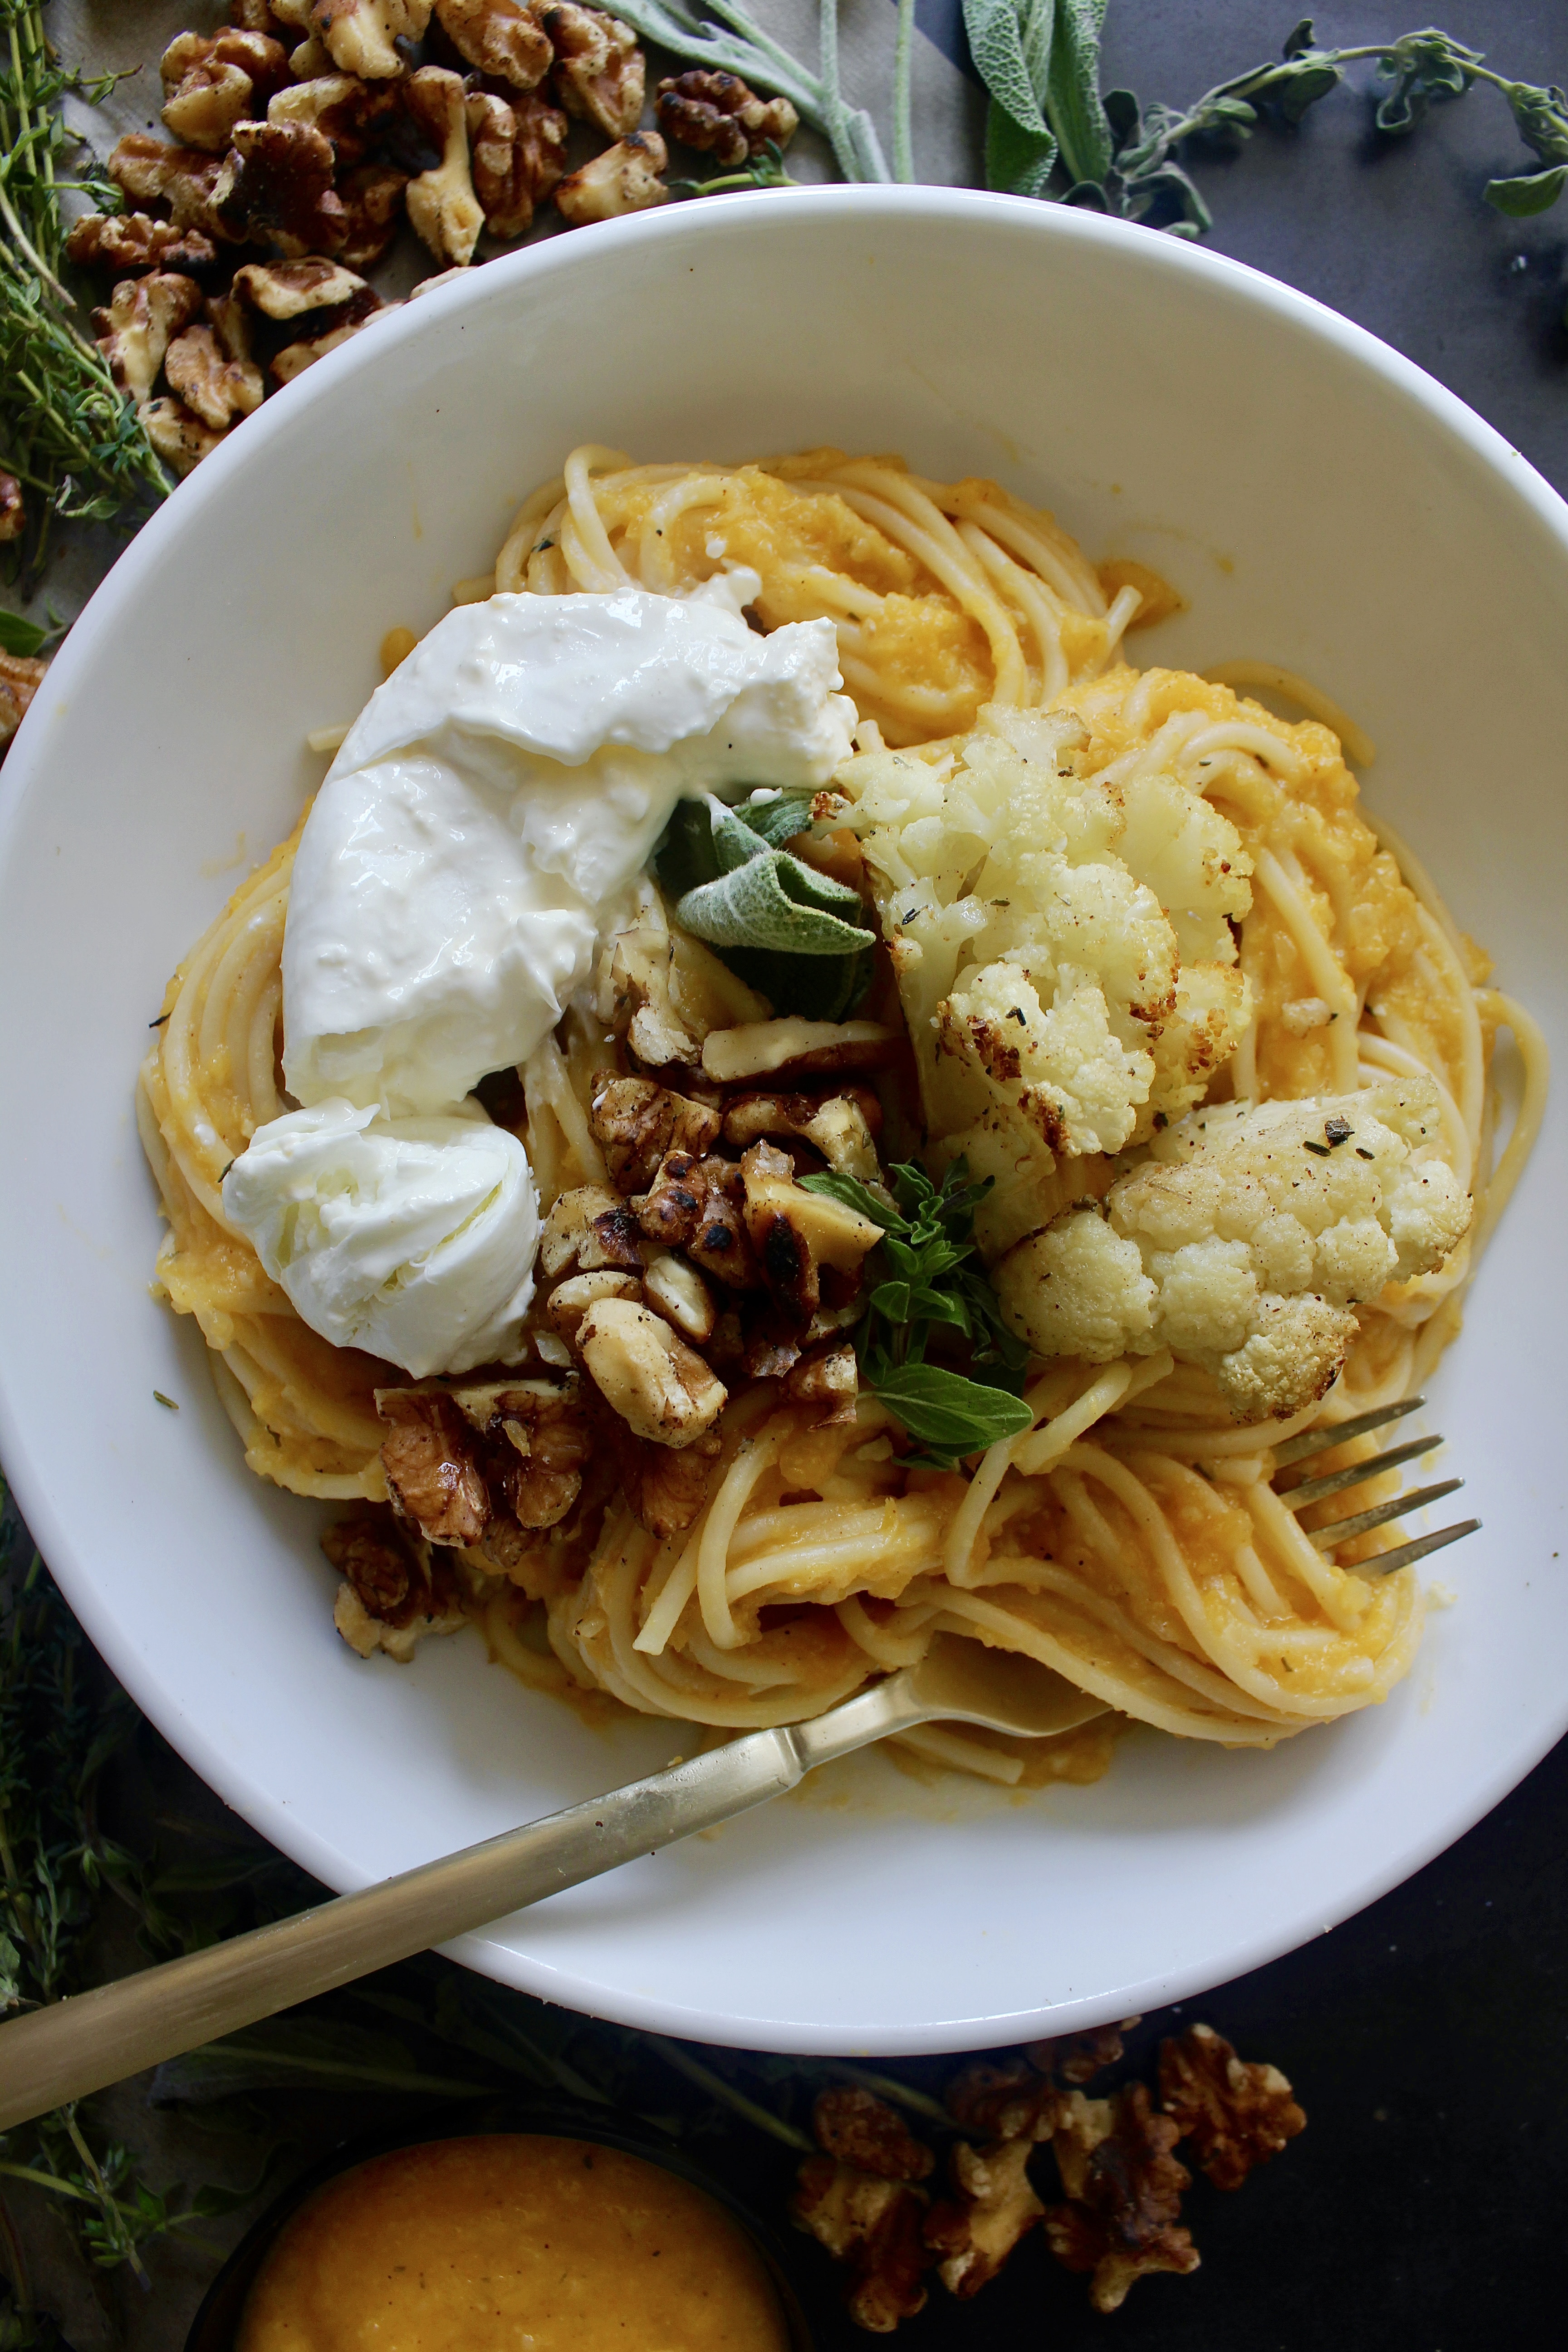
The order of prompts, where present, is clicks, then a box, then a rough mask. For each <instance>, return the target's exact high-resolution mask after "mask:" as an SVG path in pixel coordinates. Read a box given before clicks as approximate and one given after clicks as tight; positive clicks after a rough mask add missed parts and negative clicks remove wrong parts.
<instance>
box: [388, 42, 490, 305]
mask: <svg viewBox="0 0 1568 2352" xmlns="http://www.w3.org/2000/svg"><path fill="white" fill-rule="evenodd" d="M403 101H404V104H405V106H406V107H407V109H408V111H409V113H410V114H411V115H412V116H413V117H414V120H415V121H416V122H417V123H418V124H419V125H420V127H421V129H422V130H424V131H426V133H427V134H428V135H429V137H430V138H431V139H432V140H433V141H434V142H435V143H436V144H437V147H438V148H439V149H440V152H441V160H440V162H439V163H437V164H436V165H435V167H434V168H433V169H432V170H430V171H428V172H421V173H420V174H419V176H418V178H417V179H416V180H410V182H409V183H408V197H407V202H408V217H409V219H410V220H411V221H412V222H413V224H414V226H415V229H416V232H417V234H418V236H420V237H421V239H422V240H423V241H424V243H425V244H426V245H427V246H428V247H429V248H430V250H431V252H432V253H433V254H434V255H435V256H436V258H437V261H446V262H450V263H452V264H453V265H454V266H455V267H458V268H461V267H462V265H463V264H464V263H466V262H469V261H471V260H472V259H473V257H474V247H475V246H476V245H477V244H478V243H479V231H480V229H482V228H483V226H484V225H485V216H484V213H483V211H482V210H481V208H480V205H479V198H478V196H476V194H474V183H473V179H472V176H471V174H470V173H469V169H468V109H467V105H466V102H465V94H464V90H463V79H462V76H461V75H460V74H455V73H447V70H446V68H444V67H442V66H421V68H419V71H418V72H417V73H416V74H413V75H411V76H410V78H409V79H408V80H407V82H405V85H404V90H403Z"/></svg>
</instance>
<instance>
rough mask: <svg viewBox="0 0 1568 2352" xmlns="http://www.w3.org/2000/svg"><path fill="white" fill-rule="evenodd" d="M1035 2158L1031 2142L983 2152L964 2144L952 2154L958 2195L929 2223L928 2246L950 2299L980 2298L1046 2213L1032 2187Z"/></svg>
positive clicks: (936, 2209) (935, 2209) (1004, 2143)
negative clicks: (952, 2296)
mask: <svg viewBox="0 0 1568 2352" xmlns="http://www.w3.org/2000/svg"><path fill="white" fill-rule="evenodd" d="M1033 2153H1034V2142H1033V2141H1032V2140H1029V2139H998V2140H993V2141H991V2142H990V2143H989V2145H988V2146H986V2147H971V2146H970V2144H969V2142H968V2141H967V2140H960V2141H959V2143H958V2145H957V2147H955V2148H954V2149H953V2151H952V2157H951V2158H950V2160H949V2161H950V2177H951V2179H952V2187H953V2190H954V2192H955V2193H954V2195H953V2196H952V2197H951V2198H942V2199H940V2200H938V2201H937V2203H936V2204H934V2205H933V2206H932V2207H931V2211H930V2212H929V2213H928V2214H927V2215H926V2219H925V2242H926V2244H927V2245H928V2246H929V2247H930V2249H931V2252H932V2253H933V2254H936V2255H938V2256H939V2257H940V2262H939V2265H938V2275H939V2277H940V2278H941V2280H942V2284H943V2286H945V2287H946V2288H947V2290H948V2292H949V2294H956V2295H959V2296H961V2297H964V2298H967V2297H968V2296H970V2295H972V2294H979V2292H980V2290H981V2288H982V2287H983V2286H986V2285H988V2284H990V2282H991V2280H992V2279H994V2277H995V2275H996V2273H997V2272H998V2271H999V2270H1000V2269H1001V2267H1002V2265H1003V2263H1005V2261H1006V2259H1007V2257H1008V2255H1009V2254H1010V2253H1011V2252H1012V2251H1013V2249H1014V2247H1015V2246H1016V2244H1017V2243H1018V2241H1019V2240H1020V2239H1021V2238H1023V2237H1024V2236H1026V2234H1027V2232H1028V2231H1030V2230H1032V2229H1033V2228H1034V2226H1035V2223H1036V2222H1037V2221H1039V2219H1040V2217H1041V2216H1042V2214H1043V2213H1044V2212H1045V2210H1046V2209H1045V2207H1044V2206H1043V2205H1042V2204H1041V2202H1040V2200H1039V2199H1038V2198H1037V2196H1036V2194H1035V2192H1034V2189H1032V2187H1031V2186H1030V2183H1029V2171H1028V2166H1029V2158H1030V2157H1031V2156H1032V2155H1033Z"/></svg>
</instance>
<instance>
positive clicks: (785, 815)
mask: <svg viewBox="0 0 1568 2352" xmlns="http://www.w3.org/2000/svg"><path fill="white" fill-rule="evenodd" d="M815 801H816V793H806V792H787V793H784V792H777V793H772V792H754V793H751V794H749V795H748V797H747V798H746V799H745V800H743V801H737V803H735V814H736V815H737V816H738V817H739V818H740V820H741V822H742V824H743V825H745V826H746V827H747V828H748V829H749V830H750V831H751V832H752V833H754V834H755V835H756V836H757V838H758V840H759V841H765V842H766V843H767V845H768V847H769V848H770V849H782V848H783V847H784V843H785V842H786V841H793V840H794V839H795V835H796V834H797V833H807V832H809V831H810V829H811V811H812V805H813V803H814V802H815Z"/></svg>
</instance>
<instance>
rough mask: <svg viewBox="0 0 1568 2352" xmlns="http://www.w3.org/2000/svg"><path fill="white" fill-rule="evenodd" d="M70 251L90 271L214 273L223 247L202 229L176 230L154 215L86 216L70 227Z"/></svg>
mask: <svg viewBox="0 0 1568 2352" xmlns="http://www.w3.org/2000/svg"><path fill="white" fill-rule="evenodd" d="M66 251H67V252H68V254H69V256H70V257H71V259H72V260H73V261H74V262H77V263H79V265H80V266H81V267H82V268H87V269H113V270H117V271H119V272H120V273H121V276H126V277H128V276H130V275H132V273H133V272H134V271H136V270H138V269H169V270H192V269H210V268H211V267H212V265H213V263H214V262H215V261H216V259H217V247H216V245H215V244H214V243H213V241H212V239H211V237H210V236H205V235H204V234H203V232H202V231H201V230H200V229H196V228H176V227H175V226H174V222H173V221H164V220H154V219H153V216H152V215H151V214H150V213H83V215H81V218H80V219H79V220H75V221H73V222H72V223H71V226H70V234H69V235H68V237H67V238H66Z"/></svg>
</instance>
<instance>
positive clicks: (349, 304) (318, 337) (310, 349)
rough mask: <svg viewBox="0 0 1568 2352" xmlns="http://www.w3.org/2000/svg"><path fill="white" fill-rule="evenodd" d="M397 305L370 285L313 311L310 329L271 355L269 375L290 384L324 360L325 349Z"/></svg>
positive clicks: (387, 315) (333, 347)
mask: <svg viewBox="0 0 1568 2352" xmlns="http://www.w3.org/2000/svg"><path fill="white" fill-rule="evenodd" d="M401 307H402V306H401V305H400V304H399V303H396V302H384V301H383V300H382V299H381V297H380V295H379V294H378V293H376V291H375V289H374V287H370V286H366V287H364V288H363V289H362V290H361V291H360V292H359V293H358V294H353V295H351V296H350V297H349V299H348V300H347V301H346V302H342V303H339V304H338V306H337V307H336V309H334V310H318V311H315V312H313V313H312V315H311V319H310V332H309V333H308V334H305V335H300V336H298V337H296V339H295V341H293V342H291V343H285V344H284V346H283V349H282V350H281V351H280V352H278V353H277V354H276V356H275V357H274V359H273V361H272V362H271V373H272V375H273V377H274V378H275V380H276V381H277V382H278V383H293V381H294V378H295V377H296V376H297V375H303V373H304V372H305V370H306V369H307V368H308V367H314V365H315V363H316V362H317V361H318V360H324V359H325V358H326V356H327V353H328V352H335V351H336V350H337V348H338V346H339V344H340V343H346V342H347V341H349V339H350V337H351V336H353V335H357V334H358V333H359V331H360V330H361V329H362V328H363V327H368V326H370V325H371V324H372V322H373V321H374V320H376V319H389V318H390V317H391V316H392V313H393V312H394V310H398V309H400V308H401Z"/></svg>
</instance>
